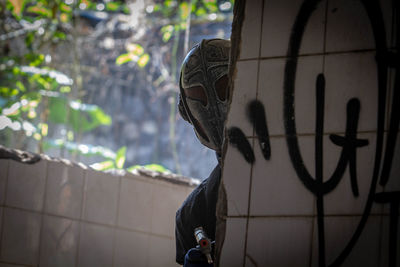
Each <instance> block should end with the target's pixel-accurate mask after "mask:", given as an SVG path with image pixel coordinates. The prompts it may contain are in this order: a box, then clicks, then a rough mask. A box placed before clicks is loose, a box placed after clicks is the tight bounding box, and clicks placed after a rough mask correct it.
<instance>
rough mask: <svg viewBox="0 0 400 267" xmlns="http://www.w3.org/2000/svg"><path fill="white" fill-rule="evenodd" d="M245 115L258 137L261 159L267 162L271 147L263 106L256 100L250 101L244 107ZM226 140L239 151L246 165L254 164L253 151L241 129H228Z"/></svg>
mask: <svg viewBox="0 0 400 267" xmlns="http://www.w3.org/2000/svg"><path fill="white" fill-rule="evenodd" d="M246 114H247V118H248V119H249V121H250V122H251V123H252V125H253V127H254V130H255V132H256V135H257V137H258V142H259V144H260V149H261V152H262V154H263V157H264V158H265V159H266V160H269V159H270V157H271V145H270V141H269V133H268V127H267V119H266V115H265V110H264V106H263V105H262V103H261V102H260V101H258V100H253V101H250V103H249V104H248V105H247V107H246ZM228 138H229V143H230V144H231V145H232V146H234V147H236V148H237V149H238V150H239V152H240V153H241V154H242V155H243V157H244V159H245V160H246V161H247V162H248V163H254V161H255V157H254V151H253V149H252V148H251V145H250V142H249V141H248V140H247V138H246V136H245V134H244V133H243V131H242V130H241V129H239V128H238V127H235V126H233V127H230V128H229V129H228Z"/></svg>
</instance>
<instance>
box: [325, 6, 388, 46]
mask: <svg viewBox="0 0 400 267" xmlns="http://www.w3.org/2000/svg"><path fill="white" fill-rule="evenodd" d="M378 4H379V3H378ZM385 5H386V4H385ZM372 9H373V10H372V12H371V13H374V11H378V12H381V11H382V9H381V7H380V8H379V9H380V10H378V9H376V8H374V7H372ZM383 11H384V12H385V13H386V14H383V15H384V17H383V19H384V20H388V21H387V22H385V24H386V25H387V27H390V26H391V25H390V20H391V14H390V11H389V10H388V7H386V6H385V8H384V10H383ZM372 20H375V21H377V20H376V19H374V18H373V19H372ZM326 31H327V32H326V51H327V52H337V51H352V50H359V49H374V48H375V42H374V35H373V31H372V27H371V22H370V19H369V17H368V14H367V10H366V9H365V5H363V3H362V2H361V1H346V0H337V1H331V2H329V8H328V18H327V30H326ZM386 34H387V35H389V36H390V29H386ZM387 39H388V40H389V38H387Z"/></svg>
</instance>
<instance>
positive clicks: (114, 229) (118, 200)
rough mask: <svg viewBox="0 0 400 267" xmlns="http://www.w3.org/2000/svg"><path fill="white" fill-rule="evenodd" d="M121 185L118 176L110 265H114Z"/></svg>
mask: <svg viewBox="0 0 400 267" xmlns="http://www.w3.org/2000/svg"><path fill="white" fill-rule="evenodd" d="M121 187H122V177H121V176H118V192H117V194H118V198H117V212H116V215H115V216H116V217H115V220H114V225H115V227H113V242H112V261H111V264H112V266H115V262H114V260H115V257H114V256H115V255H114V254H115V247H116V242H117V229H118V228H117V226H118V219H119V206H120V201H121Z"/></svg>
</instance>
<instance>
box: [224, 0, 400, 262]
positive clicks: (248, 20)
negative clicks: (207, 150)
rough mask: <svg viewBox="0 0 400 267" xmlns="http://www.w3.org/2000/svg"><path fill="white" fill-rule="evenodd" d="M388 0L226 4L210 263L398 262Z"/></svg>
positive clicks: (399, 157)
mask: <svg viewBox="0 0 400 267" xmlns="http://www.w3.org/2000/svg"><path fill="white" fill-rule="evenodd" d="M239 2H240V4H243V1H237V3H236V4H237V5H239ZM396 2H397V1H391V0H376V1H375V0H371V1H358V0H351V1H349V0H337V1H331V0H321V1H308V0H265V1H263V0H254V1H253V0H252V1H250V0H247V1H246V3H245V8H244V9H243V11H244V14H242V13H241V12H240V11H238V12H236V13H235V19H234V25H236V26H235V27H236V29H232V31H233V33H235V32H236V33H237V31H238V33H239V35H238V36H236V37H241V40H238V39H237V38H236V39H235V38H232V39H233V40H234V41H237V42H239V43H238V47H239V49H240V50H239V51H238V52H239V55H238V58H237V62H236V71H235V76H234V89H233V97H232V105H231V108H230V113H229V116H228V124H227V128H228V135H229V145H228V147H227V154H226V156H225V161H224V168H223V184H224V186H225V190H226V194H227V214H219V215H220V216H221V217H224V215H226V217H225V220H226V229H225V240H224V244H223V247H222V252H221V259H220V265H221V266H331V265H333V266H339V265H340V266H400V235H399V231H398V229H399V228H397V230H396V227H395V226H396V225H397V227H398V212H399V210H398V209H399V205H398V203H399V200H400V177H399V176H400V168H399V163H400V144H399V143H400V141H399V140H398V138H397V137H398V131H399V121H398V119H396V116H399V112H400V110H399V109H400V108H399V107H400V97H399V95H400V94H399V92H400V88H399V82H400V73H399V71H398V68H399V56H398V54H397V52H398V48H399V46H398V42H397V43H396V38H395V37H396V32H397V33H398V26H396V25H398V23H399V10H396V9H394V7H393V5H395V4H396ZM397 5H398V4H397ZM396 12H397V13H396ZM395 14H397V15H396V16H397V21H396V19H395V18H396V16H395ZM240 15H244V20H243V21H242V22H241V21H240ZM238 20H239V21H238ZM235 23H237V24H235ZM240 27H241V31H240ZM238 29H239V30H238ZM233 37H235V36H233ZM396 44H397V45H396ZM396 69H397V72H396ZM392 106H393V107H394V108H393V109H392ZM397 118H398V117H397ZM396 139H397V140H396ZM390 165H391V167H390ZM385 172H386V174H388V175H385ZM219 236H221V232H220V233H219Z"/></svg>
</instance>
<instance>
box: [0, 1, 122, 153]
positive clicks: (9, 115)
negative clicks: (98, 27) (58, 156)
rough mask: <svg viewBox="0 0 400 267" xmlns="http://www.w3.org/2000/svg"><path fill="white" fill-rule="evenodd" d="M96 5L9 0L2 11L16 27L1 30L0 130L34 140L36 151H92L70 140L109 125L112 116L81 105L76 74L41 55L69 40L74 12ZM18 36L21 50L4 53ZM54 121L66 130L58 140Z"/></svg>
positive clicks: (116, 7)
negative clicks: (53, 135)
mask: <svg viewBox="0 0 400 267" xmlns="http://www.w3.org/2000/svg"><path fill="white" fill-rule="evenodd" d="M97 7H98V5H96V3H95V2H92V1H89V0H80V1H77V2H75V3H74V1H65V2H64V1H61V0H54V1H48V0H32V1H28V0H8V1H7V3H6V9H5V10H1V12H2V13H3V15H4V16H3V17H6V16H8V19H9V20H10V19H11V20H14V22H15V24H18V27H15V28H12V29H9V31H7V32H3V33H2V36H1V37H2V38H1V39H2V40H3V41H4V42H3V43H0V45H1V46H2V48H3V51H6V52H5V54H4V55H3V56H2V57H1V59H0V69H1V73H0V78H1V80H0V125H1V127H0V131H3V134H5V133H4V131H8V132H9V131H10V130H11V131H13V132H15V133H17V134H19V135H20V136H21V137H23V138H26V137H28V138H33V139H34V140H36V141H37V142H38V143H37V144H38V147H39V151H40V152H43V151H44V150H46V149H49V148H54V147H58V148H60V149H64V148H66V149H67V150H68V151H71V150H72V151H74V152H76V153H79V154H84V155H86V154H87V155H92V154H93V153H90V150H89V149H83V150H82V149H80V148H81V147H82V146H80V145H76V146H74V145H71V144H72V143H73V141H74V139H76V138H75V137H76V136H79V135H80V134H81V133H83V132H87V131H92V130H94V129H96V128H97V127H100V126H109V125H111V122H112V120H111V117H110V116H109V115H107V114H106V113H105V112H104V111H103V110H102V109H101V108H100V107H98V106H96V105H89V104H85V103H82V101H81V100H80V99H79V98H78V96H77V95H78V94H77V91H78V90H79V88H78V85H77V81H76V78H75V79H73V78H71V77H69V76H67V75H66V74H64V73H61V72H60V71H58V70H56V69H55V68H54V67H53V66H52V64H51V55H49V54H47V55H45V54H43V53H42V52H41V51H42V49H41V48H42V47H43V46H46V45H47V46H50V47H51V46H55V45H58V44H59V43H60V42H73V41H74V40H73V35H74V33H73V24H74V19H75V18H74V14H75V13H74V10H75V9H77V8H79V9H81V10H83V9H96V8H97ZM105 8H106V9H107V10H111V11H118V10H124V6H123V5H122V4H121V3H119V2H109V3H108V4H107V6H106V7H105ZM10 15H11V16H10ZM68 29H72V31H71V30H68ZM17 37H19V38H20V37H23V38H24V45H25V47H24V49H23V53H22V54H19V55H12V56H11V55H8V52H7V50H9V48H8V46H9V45H10V42H12V41H13V39H14V38H17ZM56 125H61V126H64V129H65V131H64V132H65V133H66V134H65V137H64V138H62V139H54V140H52V139H50V138H48V133H49V131H53V128H54V127H56ZM83 146H86V147H89V146H88V145H83ZM104 150H105V151H106V149H104ZM98 151H101V150H98ZM85 152H86V153H85ZM97 153H99V152H97ZM95 154H96V153H95ZM100 154H102V153H100ZM102 155H104V154H102Z"/></svg>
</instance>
